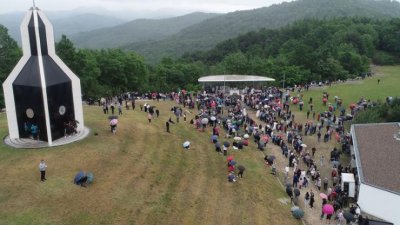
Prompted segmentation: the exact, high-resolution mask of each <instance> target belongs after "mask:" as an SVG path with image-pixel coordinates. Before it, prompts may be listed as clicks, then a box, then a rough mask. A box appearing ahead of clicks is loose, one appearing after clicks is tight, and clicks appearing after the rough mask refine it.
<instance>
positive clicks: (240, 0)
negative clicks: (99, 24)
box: [0, 0, 283, 13]
mask: <svg viewBox="0 0 400 225" xmlns="http://www.w3.org/2000/svg"><path fill="white" fill-rule="evenodd" d="M35 1H36V6H38V7H39V8H40V9H42V10H70V9H75V8H80V7H102V8H106V9H109V10H158V9H175V10H185V11H203V12H232V11H236V10H245V9H254V8H260V7H263V6H269V5H271V4H275V3H280V2H283V0H145V1H143V0H35ZM32 4H33V3H32V0H0V13H6V12H12V11H25V10H27V9H29V7H30V6H32Z"/></svg>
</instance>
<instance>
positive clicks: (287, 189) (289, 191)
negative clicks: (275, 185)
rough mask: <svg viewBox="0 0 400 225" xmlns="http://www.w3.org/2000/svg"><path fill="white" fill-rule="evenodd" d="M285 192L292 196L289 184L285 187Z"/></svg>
mask: <svg viewBox="0 0 400 225" xmlns="http://www.w3.org/2000/svg"><path fill="white" fill-rule="evenodd" d="M286 193H287V194H288V195H289V196H290V197H292V196H293V190H292V187H291V186H288V187H286Z"/></svg>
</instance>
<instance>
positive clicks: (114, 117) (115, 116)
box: [108, 115, 118, 120]
mask: <svg viewBox="0 0 400 225" xmlns="http://www.w3.org/2000/svg"><path fill="white" fill-rule="evenodd" d="M108 119H110V120H112V119H118V116H117V115H111V116H109V117H108Z"/></svg>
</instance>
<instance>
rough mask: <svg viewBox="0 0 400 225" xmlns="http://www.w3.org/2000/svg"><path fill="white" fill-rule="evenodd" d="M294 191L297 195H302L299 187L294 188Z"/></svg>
mask: <svg viewBox="0 0 400 225" xmlns="http://www.w3.org/2000/svg"><path fill="white" fill-rule="evenodd" d="M293 193H294V194H295V195H296V196H299V195H300V190H299V189H297V188H295V189H294V190H293Z"/></svg>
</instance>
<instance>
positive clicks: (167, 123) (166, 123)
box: [165, 121, 169, 133]
mask: <svg viewBox="0 0 400 225" xmlns="http://www.w3.org/2000/svg"><path fill="white" fill-rule="evenodd" d="M165 127H166V128H167V132H168V133H169V122H168V121H167V122H165Z"/></svg>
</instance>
